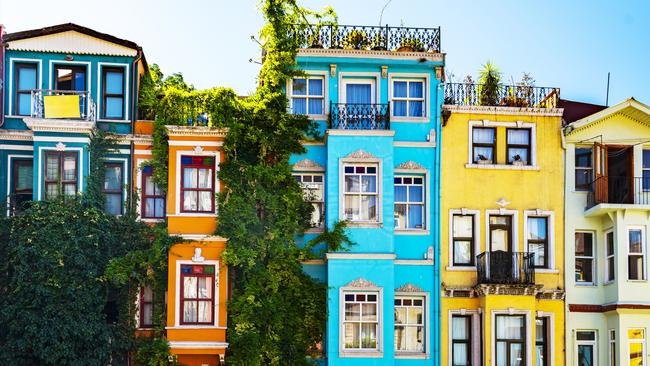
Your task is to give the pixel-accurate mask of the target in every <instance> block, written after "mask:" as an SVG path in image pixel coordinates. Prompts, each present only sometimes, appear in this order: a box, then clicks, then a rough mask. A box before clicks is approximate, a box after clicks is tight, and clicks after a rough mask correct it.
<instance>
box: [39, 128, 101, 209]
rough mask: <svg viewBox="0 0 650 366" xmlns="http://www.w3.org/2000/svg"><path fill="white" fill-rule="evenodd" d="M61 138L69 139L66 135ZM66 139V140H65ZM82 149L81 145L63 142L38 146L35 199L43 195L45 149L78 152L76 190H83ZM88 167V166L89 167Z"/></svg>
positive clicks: (41, 197) (41, 198)
mask: <svg viewBox="0 0 650 366" xmlns="http://www.w3.org/2000/svg"><path fill="white" fill-rule="evenodd" d="M63 139H69V138H66V137H63ZM66 141H67V140H66ZM83 150H84V149H83V148H82V147H66V146H65V145H64V144H57V146H39V148H38V152H37V156H38V172H37V177H38V187H37V196H36V197H37V200H39V201H40V200H43V199H45V197H44V196H43V195H42V190H41V187H43V185H44V184H45V183H44V178H45V177H43V161H44V160H45V154H44V152H45V151H76V152H77V153H78V156H77V158H78V159H77V179H78V182H79V184H78V185H77V192H76V193H79V192H83V191H84V188H85V186H84V168H86V167H85V166H84V151H83ZM89 168H90V167H89Z"/></svg>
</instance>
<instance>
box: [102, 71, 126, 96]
mask: <svg viewBox="0 0 650 366" xmlns="http://www.w3.org/2000/svg"><path fill="white" fill-rule="evenodd" d="M123 92H124V73H122V72H116V71H107V72H106V93H107V94H122V93H123Z"/></svg>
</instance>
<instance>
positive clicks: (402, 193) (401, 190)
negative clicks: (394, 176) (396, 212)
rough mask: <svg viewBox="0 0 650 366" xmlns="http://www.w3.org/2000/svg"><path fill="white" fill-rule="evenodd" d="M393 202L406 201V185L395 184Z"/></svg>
mask: <svg viewBox="0 0 650 366" xmlns="http://www.w3.org/2000/svg"><path fill="white" fill-rule="evenodd" d="M395 202H406V186H395Z"/></svg>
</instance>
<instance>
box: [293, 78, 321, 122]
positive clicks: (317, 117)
mask: <svg viewBox="0 0 650 366" xmlns="http://www.w3.org/2000/svg"><path fill="white" fill-rule="evenodd" d="M303 72H304V73H305V74H304V75H301V76H296V77H293V78H291V79H289V80H287V84H286V91H287V93H286V94H287V99H288V100H289V103H288V106H287V108H288V109H289V113H291V111H292V110H293V79H321V78H322V80H323V113H322V114H308V115H307V117H309V118H311V119H315V120H323V119H327V116H328V115H329V110H328V107H329V100H330V99H329V75H330V73H329V71H323V70H303ZM305 87H306V86H305ZM301 97H305V98H307V99H308V97H309V96H308V95H307V91H305V95H304V96H301ZM317 98H318V97H317V96H316V98H314V99H317Z"/></svg>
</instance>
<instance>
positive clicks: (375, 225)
mask: <svg viewBox="0 0 650 366" xmlns="http://www.w3.org/2000/svg"><path fill="white" fill-rule="evenodd" d="M343 220H345V219H343ZM348 227H349V228H380V227H383V225H382V223H381V222H359V221H348Z"/></svg>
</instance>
